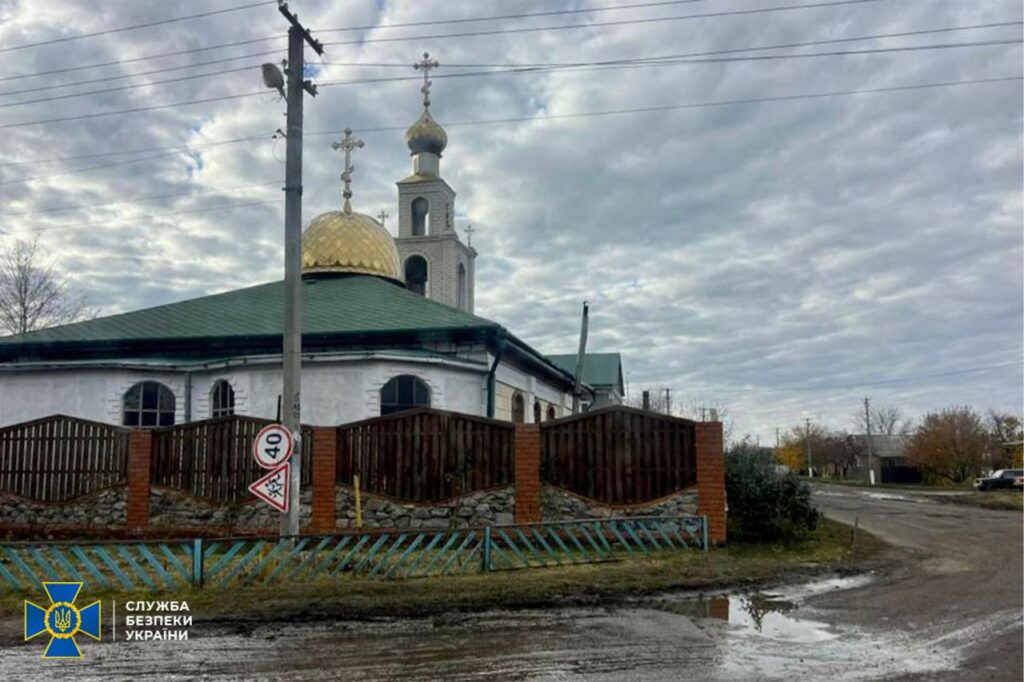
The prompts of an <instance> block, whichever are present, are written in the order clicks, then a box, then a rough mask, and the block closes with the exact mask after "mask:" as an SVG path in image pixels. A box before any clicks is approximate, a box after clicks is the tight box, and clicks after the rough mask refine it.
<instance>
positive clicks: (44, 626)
mask: <svg viewBox="0 0 1024 682" xmlns="http://www.w3.org/2000/svg"><path fill="white" fill-rule="evenodd" d="M43 589H45V590H46V595H47V596H48V597H49V598H50V606H49V607H48V608H43V607H42V606H38V605H36V604H33V603H32V602H30V601H26V602H25V640H26V641H27V640H30V639H32V638H33V637H37V636H39V635H41V634H43V633H44V632H45V633H48V634H49V635H50V643H49V644H48V645H47V647H46V651H45V652H44V653H43V658H81V657H82V652H81V650H80V649H79V648H78V643H77V642H75V635H76V634H78V633H82V634H84V635H87V636H89V637H92V638H93V639H96V640H98V639H99V638H100V602H99V600H96V601H94V602H93V603H91V604H89V605H88V606H86V607H85V608H83V609H81V610H79V609H78V607H76V606H75V599H76V598H77V597H78V593H79V592H80V591H81V590H82V583H59V582H51V583H43Z"/></svg>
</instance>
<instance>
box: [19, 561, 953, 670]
mask: <svg viewBox="0 0 1024 682" xmlns="http://www.w3.org/2000/svg"><path fill="white" fill-rule="evenodd" d="M870 582H871V577H870V576H853V577H834V578H828V579H824V580H818V581H814V582H810V583H804V584H799V585H792V586H786V587H781V588H779V589H775V590H771V591H763V592H754V593H745V594H727V593H721V594H709V595H705V596H703V597H701V596H697V597H695V596H694V595H693V594H692V593H689V594H666V595H660V596H657V597H653V598H647V599H638V600H636V601H634V602H632V603H631V604H629V605H627V606H624V607H619V608H561V609H545V610H531V611H491V612H485V613H474V614H449V615H446V616H443V617H438V618H433V619H429V618H424V619H401V620H384V621H379V622H370V623H366V622H352V621H336V622H329V623H301V624H269V625H257V626H255V627H253V628H251V630H247V631H245V632H242V633H239V631H237V630H236V631H224V630H221V631H219V632H205V633H204V632H202V628H201V627H198V628H196V629H195V630H194V632H195V635H196V637H195V638H194V639H192V640H190V641H189V642H188V643H187V647H184V646H181V643H173V642H165V643H162V644H161V645H156V646H154V645H153V644H149V645H136V644H127V643H122V642H118V643H116V644H105V645H102V646H101V645H96V646H91V647H90V648H89V651H88V652H87V653H86V655H87V657H88V658H89V666H88V668H84V669H83V668H82V667H79V666H76V667H75V668H74V669H73V670H72V669H71V668H70V667H66V666H67V665H68V664H62V663H56V664H55V665H54V666H50V665H49V664H48V665H47V667H48V668H51V667H52V670H48V673H52V676H56V677H60V676H62V674H64V673H73V674H74V675H75V676H76V678H80V676H81V675H82V673H83V672H86V671H88V672H86V675H92V676H94V677H93V678H94V679H109V678H110V677H111V676H112V677H115V678H118V679H121V678H131V677H137V676H155V677H156V678H158V679H189V678H194V677H203V676H224V677H226V678H227V679H238V678H249V679H251V678H254V677H259V678H261V679H346V680H396V681H397V680H410V679H443V680H469V679H474V680H475V679H479V678H480V677H484V676H488V677H495V678H498V679H508V680H551V679H558V680H563V679H586V680H588V681H589V680H620V679H643V680H645V681H646V680H650V681H652V682H654V681H658V680H677V679H680V678H687V679H701V680H709V681H710V680H749V679H768V680H772V679H784V680H794V681H795V680H821V679H829V680H831V682H849V681H852V680H867V679H871V680H874V679H885V678H886V677H888V676H894V675H899V674H905V673H908V672H922V671H933V670H945V669H950V667H952V666H955V664H956V662H957V660H958V654H957V653H955V648H951V647H950V646H949V645H948V642H947V643H944V644H943V643H942V642H940V641H938V640H936V639H935V638H934V637H933V638H932V639H931V641H929V640H928V639H927V638H926V637H924V633H917V636H918V637H919V639H913V638H912V637H911V636H910V635H908V634H907V633H904V632H898V631H896V632H894V631H883V630H875V631H871V632H868V631H865V630H861V629H858V628H854V627H852V626H850V625H845V624H842V623H837V622H836V617H837V616H841V615H842V614H841V612H834V611H826V610H818V609H815V608H814V606H813V603H810V604H809V603H808V600H811V601H812V602H813V598H814V597H816V596H819V595H823V594H828V593H832V592H836V591H839V590H853V589H858V588H861V587H864V586H866V585H868V584H870ZM204 635H205V636H204ZM921 637H924V638H921ZM38 655H39V652H38V651H37V650H36V649H35V648H33V647H27V646H25V647H15V648H11V649H0V678H3V679H12V680H13V679H33V677H34V676H35V674H36V673H37V672H38V667H37V666H38V663H39V659H38ZM19 675H25V677H20V678H19Z"/></svg>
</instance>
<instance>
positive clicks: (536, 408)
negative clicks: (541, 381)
mask: <svg viewBox="0 0 1024 682" xmlns="http://www.w3.org/2000/svg"><path fill="white" fill-rule="evenodd" d="M540 415H541V407H540V401H539V400H537V401H534V403H533V423H534V424H540Z"/></svg>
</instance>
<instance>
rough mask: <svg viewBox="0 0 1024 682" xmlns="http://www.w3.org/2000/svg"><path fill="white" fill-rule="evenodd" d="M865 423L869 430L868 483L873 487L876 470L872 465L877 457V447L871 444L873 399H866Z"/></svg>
mask: <svg viewBox="0 0 1024 682" xmlns="http://www.w3.org/2000/svg"><path fill="white" fill-rule="evenodd" d="M864 423H865V425H866V426H867V430H868V433H867V436H868V481H870V483H871V485H874V484H875V469H874V467H873V466H872V465H871V460H872V459H874V455H875V447H874V444H873V443H872V442H871V398H864Z"/></svg>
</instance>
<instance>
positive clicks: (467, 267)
mask: <svg viewBox="0 0 1024 682" xmlns="http://www.w3.org/2000/svg"><path fill="white" fill-rule="evenodd" d="M413 66H414V68H415V69H416V70H417V71H420V70H422V71H423V87H422V88H421V89H420V92H422V93H423V113H422V114H421V115H420V117H419V120H417V121H416V122H415V123H413V124H412V126H411V127H410V128H409V130H407V131H406V133H405V141H406V144H408V145H409V152H410V154H411V156H412V175H410V176H409V177H407V178H405V179H404V180H399V181H398V183H397V184H398V238H397V239H396V240H395V244H396V245H397V246H398V253H399V255H400V256H401V259H402V276H403V278H404V280H405V284H406V286H407V287H409V289H410V290H412V291H415V292H417V293H419V294H422V295H424V296H426V297H427V298H430V299H433V300H435V301H439V302H441V303H444V304H446V305H450V306H452V307H453V308H458V309H459V310H464V311H466V312H470V313H471V312H473V307H474V306H473V299H474V282H475V275H476V273H475V261H476V251H475V250H474V249H473V248H472V247H471V246H469V245H467V244H463V243H462V241H460V240H459V235H458V233H457V232H456V231H455V190H453V189H452V188H451V187H449V186H448V183H447V182H445V181H444V179H443V178H442V177H441V152H443V151H444V150H445V147H447V146H448V134H447V133H446V132H445V130H444V128H442V127H441V125H440V124H438V123H437V121H435V120H434V119H433V118H432V117H431V115H430V86H431V82H430V76H429V74H430V71H431V70H432V69H436V68H437V67H438V66H439V64H438V62H437V60H432V59H430V55H429V54H427V53H424V54H423V60H422V61H420V62H418V63H416V64H414V65H413Z"/></svg>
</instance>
